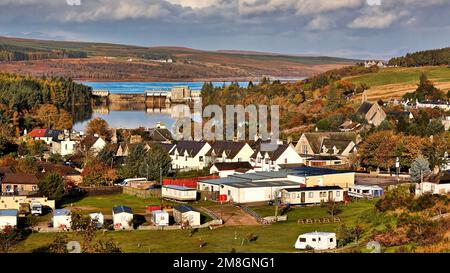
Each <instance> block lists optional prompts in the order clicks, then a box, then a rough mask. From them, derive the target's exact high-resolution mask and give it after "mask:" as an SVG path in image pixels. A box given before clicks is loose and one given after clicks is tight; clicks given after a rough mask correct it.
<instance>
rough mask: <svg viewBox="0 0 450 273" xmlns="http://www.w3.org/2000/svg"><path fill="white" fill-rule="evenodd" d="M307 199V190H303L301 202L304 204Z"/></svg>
mask: <svg viewBox="0 0 450 273" xmlns="http://www.w3.org/2000/svg"><path fill="white" fill-rule="evenodd" d="M305 199H306V193H305V192H302V195H301V197H300V202H301V203H302V204H304V203H305Z"/></svg>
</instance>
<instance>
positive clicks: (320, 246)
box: [295, 231, 337, 250]
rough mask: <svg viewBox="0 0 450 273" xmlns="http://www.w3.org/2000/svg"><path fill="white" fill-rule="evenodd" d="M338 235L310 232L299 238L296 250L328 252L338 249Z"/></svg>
mask: <svg viewBox="0 0 450 273" xmlns="http://www.w3.org/2000/svg"><path fill="white" fill-rule="evenodd" d="M336 245H337V243H336V233H331V232H317V231H316V232H310V233H305V234H302V235H300V236H298V239H297V241H296V242H295V248H296V249H315V250H327V249H334V248H336Z"/></svg>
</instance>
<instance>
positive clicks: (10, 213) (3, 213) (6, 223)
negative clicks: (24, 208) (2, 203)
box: [0, 209, 19, 230]
mask: <svg viewBox="0 0 450 273" xmlns="http://www.w3.org/2000/svg"><path fill="white" fill-rule="evenodd" d="M18 215H19V211H18V210H16V209H0V230H4V229H5V228H7V227H12V228H14V227H17V218H18Z"/></svg>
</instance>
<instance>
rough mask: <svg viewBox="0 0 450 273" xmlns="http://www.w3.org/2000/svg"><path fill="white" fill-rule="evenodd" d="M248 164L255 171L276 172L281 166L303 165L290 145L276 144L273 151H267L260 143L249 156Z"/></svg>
mask: <svg viewBox="0 0 450 273" xmlns="http://www.w3.org/2000/svg"><path fill="white" fill-rule="evenodd" d="M250 163H251V164H252V166H253V168H254V170H255V171H258V172H269V171H278V170H279V169H280V165H281V164H300V163H304V158H302V157H301V156H300V155H299V154H298V153H297V152H296V151H295V149H294V146H293V145H292V144H278V145H276V147H275V150H272V149H267V148H266V147H265V146H264V145H263V144H262V143H261V144H260V145H259V147H258V148H257V150H256V151H255V152H254V153H253V155H252V156H251V160H250Z"/></svg>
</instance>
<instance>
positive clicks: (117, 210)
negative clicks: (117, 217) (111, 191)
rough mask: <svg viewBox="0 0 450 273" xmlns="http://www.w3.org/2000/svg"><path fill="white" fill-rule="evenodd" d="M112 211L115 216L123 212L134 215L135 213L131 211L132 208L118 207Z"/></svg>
mask: <svg viewBox="0 0 450 273" xmlns="http://www.w3.org/2000/svg"><path fill="white" fill-rule="evenodd" d="M112 211H113V213H114V214H118V213H122V212H126V213H130V214H133V211H132V210H131V208H130V207H127V206H117V207H114V208H113V209H112Z"/></svg>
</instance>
